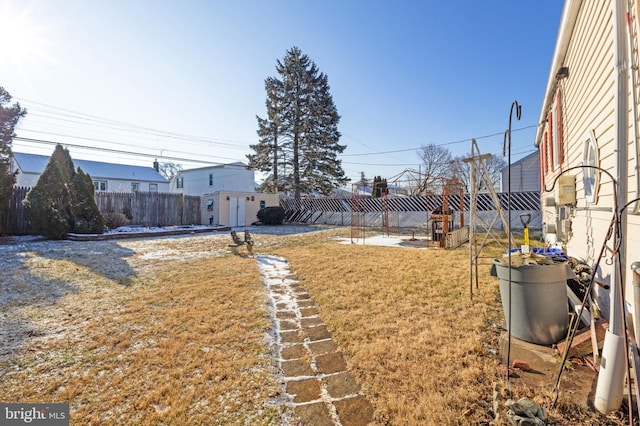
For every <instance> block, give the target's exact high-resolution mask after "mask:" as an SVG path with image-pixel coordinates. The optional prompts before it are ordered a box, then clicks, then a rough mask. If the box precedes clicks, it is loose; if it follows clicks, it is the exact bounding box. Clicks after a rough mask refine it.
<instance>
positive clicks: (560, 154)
mask: <svg viewBox="0 0 640 426" xmlns="http://www.w3.org/2000/svg"><path fill="white" fill-rule="evenodd" d="M551 114H552V116H551V122H550V123H549V126H550V127H551V150H550V151H551V152H550V154H551V158H550V160H551V164H552V169H553V170H556V169H558V168H560V167H561V166H562V163H563V162H564V129H563V126H562V121H563V117H562V92H561V91H560V90H558V93H556V102H555V104H554V106H553V111H552V112H551Z"/></svg>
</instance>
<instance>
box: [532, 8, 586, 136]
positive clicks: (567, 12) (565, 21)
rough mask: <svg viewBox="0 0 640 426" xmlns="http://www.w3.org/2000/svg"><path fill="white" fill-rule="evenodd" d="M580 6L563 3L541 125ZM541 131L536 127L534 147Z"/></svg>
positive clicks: (543, 104) (562, 63) (544, 118)
mask: <svg viewBox="0 0 640 426" xmlns="http://www.w3.org/2000/svg"><path fill="white" fill-rule="evenodd" d="M581 5H582V0H567V1H565V3H564V9H563V10H562V18H561V19H560V29H559V30H558V38H557V39H556V47H555V50H554V52H553V60H552V61H551V69H550V70H549V78H548V79H547V89H546V90H545V93H544V101H543V103H542V109H541V110H540V118H539V119H538V123H543V122H544V121H545V120H546V117H547V112H548V111H549V108H551V105H552V104H553V95H554V92H555V90H556V85H557V84H558V82H557V81H556V74H557V73H558V70H560V68H562V67H563V66H564V59H565V57H566V56H567V50H568V49H569V41H570V40H571V36H572V35H573V30H574V27H575V24H576V19H577V17H578V12H579V11H580V6H581ZM543 130H544V128H543V126H538V131H537V132H536V139H535V142H534V144H535V146H540V142H541V139H542V134H543Z"/></svg>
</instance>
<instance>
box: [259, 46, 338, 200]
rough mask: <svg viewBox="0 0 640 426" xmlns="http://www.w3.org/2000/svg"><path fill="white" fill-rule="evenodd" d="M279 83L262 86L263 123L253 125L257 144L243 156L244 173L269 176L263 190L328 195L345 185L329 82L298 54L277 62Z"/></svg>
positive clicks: (289, 53)
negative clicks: (264, 98)
mask: <svg viewBox="0 0 640 426" xmlns="http://www.w3.org/2000/svg"><path fill="white" fill-rule="evenodd" d="M276 71H277V73H278V74H279V77H280V78H279V79H278V78H274V77H270V78H268V79H266V80H265V88H266V91H267V101H266V105H267V118H265V119H263V118H260V117H257V119H258V137H259V142H258V144H256V145H252V146H251V148H252V149H253V150H254V154H250V155H248V156H247V158H248V159H249V168H253V169H257V170H260V171H262V172H267V173H271V174H272V175H271V177H272V178H271V180H270V182H269V181H268V182H267V183H266V184H265V186H266V187H267V188H273V189H277V190H284V191H287V192H293V193H294V194H295V196H296V197H298V198H299V197H300V196H301V194H303V193H311V192H319V193H321V194H324V195H327V194H329V193H330V192H331V190H333V189H334V188H337V187H339V186H342V185H344V184H346V183H347V182H348V179H347V178H346V177H345V175H344V171H343V170H342V164H341V161H340V160H339V159H338V154H340V153H342V152H343V151H344V149H345V148H346V146H345V145H340V144H339V143H338V142H339V140H340V136H341V135H340V132H339V131H338V122H339V121H340V116H339V115H338V111H337V109H336V106H335V104H334V102H333V97H332V96H331V94H330V92H329V83H328V78H327V76H326V75H325V74H324V73H320V72H319V70H318V68H317V66H316V64H315V63H313V61H311V60H310V59H309V57H308V56H307V55H304V54H303V53H302V52H301V51H300V49H299V48H297V47H293V48H292V49H290V50H288V51H287V52H286V54H285V57H284V58H283V60H278V61H277V62H276Z"/></svg>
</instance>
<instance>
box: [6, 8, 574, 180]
mask: <svg viewBox="0 0 640 426" xmlns="http://www.w3.org/2000/svg"><path fill="white" fill-rule="evenodd" d="M562 7H563V2H561V1H551V0H544V1H506V0H505V1H498V0H496V1H477V0H476V1H470V0H469V1H467V0H463V1H455V2H454V1H355V0H354V1H346V0H325V1H322V2H311V1H299V0H298V1H293V0H269V1H258V0H256V1H244V0H238V1H204V0H203V1H195V0H186V1H177V0H174V1H168V0H135V1H130V0H129V1H123V0H109V1H106V0H94V1H89V2H87V1H84V0H0V16H2V21H3V28H2V29H1V31H3V33H4V34H3V37H2V39H3V43H2V45H3V48H2V49H1V50H2V52H0V64H1V65H0V85H1V86H3V87H4V88H5V89H6V90H8V91H9V92H10V93H11V95H12V96H13V97H14V98H15V99H16V100H18V101H19V102H20V103H21V104H22V105H23V106H25V107H26V108H27V109H28V111H29V114H28V115H27V117H26V118H25V119H24V120H23V121H22V122H21V124H20V126H19V128H18V129H17V133H18V136H19V137H23V138H31V139H39V140H46V141H54V142H62V143H67V144H70V145H77V146H70V151H71V155H72V157H74V158H78V159H81V158H83V159H91V160H101V161H109V162H121V163H129V164H136V165H149V164H151V162H152V161H153V158H152V157H154V156H155V157H158V158H159V159H160V160H161V161H163V159H164V161H174V162H178V163H182V164H183V165H184V166H185V167H186V168H189V167H200V166H203V164H202V163H190V162H188V161H176V160H172V159H171V157H173V158H184V159H197V160H200V161H210V162H212V163H216V162H217V163H227V162H232V161H245V160H246V158H245V155H246V154H248V153H250V150H249V145H250V144H254V143H256V142H257V138H256V129H257V123H256V118H255V116H256V115H260V116H264V115H265V106H264V103H265V97H266V95H265V91H264V79H265V78H267V77H269V76H275V75H276V72H275V63H276V60H278V59H281V58H282V57H283V56H284V55H285V52H286V51H287V49H290V48H291V47H292V46H298V47H299V48H300V49H301V50H302V52H303V53H305V54H307V55H308V56H309V57H310V58H311V60H313V61H314V62H315V63H316V65H317V66H318V68H319V69H320V71H322V72H324V73H325V74H327V76H328V79H329V84H330V87H331V94H332V95H333V98H334V102H335V104H336V107H337V109H338V112H339V114H340V115H341V117H342V118H341V121H340V124H339V130H340V131H341V133H342V139H341V143H342V144H346V145H347V149H346V150H345V152H344V155H343V156H342V157H341V159H342V161H343V168H344V170H345V172H346V174H347V176H348V177H350V178H351V179H352V180H354V181H355V180H357V179H359V177H360V172H361V171H363V172H364V173H365V175H366V177H368V178H372V177H373V176H375V175H381V176H383V177H387V178H390V177H392V176H394V175H397V174H399V173H401V172H402V171H403V170H405V169H407V168H413V169H417V168H418V166H419V163H420V161H419V158H418V155H417V153H416V152H417V150H418V149H419V148H420V147H421V146H423V145H427V144H438V145H443V146H445V147H447V148H448V149H450V151H451V152H452V154H453V155H455V156H465V155H468V154H469V145H470V139H471V138H474V137H475V138H477V140H478V144H479V148H480V150H481V151H482V152H483V153H492V154H496V155H501V154H502V144H503V132H504V131H505V130H506V128H507V126H508V122H509V111H510V108H511V103H512V102H513V101H514V100H517V101H518V102H519V103H520V105H522V118H521V120H520V121H516V120H515V118H514V122H513V128H514V129H524V130H518V131H515V132H514V133H513V136H512V161H515V160H517V159H518V158H521V157H522V156H524V155H527V154H529V153H531V152H533V151H534V147H533V140H534V136H535V125H536V124H537V120H538V116H539V113H540V108H541V103H542V100H543V95H544V89H545V87H546V83H547V78H548V74H549V68H550V65H551V59H552V55H553V50H554V47H555V41H556V36H557V32H558V26H559V22H560V17H561V13H562ZM5 22H9V23H10V25H9V27H10V28H7V25H5V24H4V23H5ZM18 34H19V35H20V37H18V39H19V40H20V42H15V40H16V37H17V35H18ZM9 40H12V41H13V43H11V41H9ZM7 43H11V45H12V46H13V47H12V48H6V45H7ZM105 120H110V121H105ZM125 123H126V124H128V125H131V126H128V125H125ZM156 131H161V132H160V133H158V132H156ZM185 135H190V136H198V137H199V138H193V137H185ZM490 135H493V136H490ZM78 146H87V147H91V148H93V149H94V150H91V149H82V148H79V147H78ZM95 148H102V149H108V150H112V151H95ZM14 150H16V151H21V152H34V153H41V154H50V153H51V152H52V151H53V146H51V145H46V144H43V143H34V142H24V141H20V140H16V141H14ZM114 151H125V152H134V153H140V154H145V155H147V156H151V157H136V156H131V155H128V154H124V153H122V152H114Z"/></svg>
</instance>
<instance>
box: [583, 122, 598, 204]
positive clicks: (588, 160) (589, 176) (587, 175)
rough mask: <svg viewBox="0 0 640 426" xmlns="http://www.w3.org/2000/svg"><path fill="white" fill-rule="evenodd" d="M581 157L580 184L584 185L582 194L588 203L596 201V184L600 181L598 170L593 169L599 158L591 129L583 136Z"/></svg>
mask: <svg viewBox="0 0 640 426" xmlns="http://www.w3.org/2000/svg"><path fill="white" fill-rule="evenodd" d="M583 140H584V145H583V157H582V164H583V165H584V166H592V167H583V169H582V184H583V186H584V196H585V198H586V200H587V202H588V203H596V202H597V200H598V185H599V183H600V171H599V170H597V169H594V168H593V167H597V166H598V164H599V162H600V158H599V155H598V145H597V143H596V137H595V134H594V132H593V131H590V132H588V133H587V134H586V135H585V137H584V138H583Z"/></svg>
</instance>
